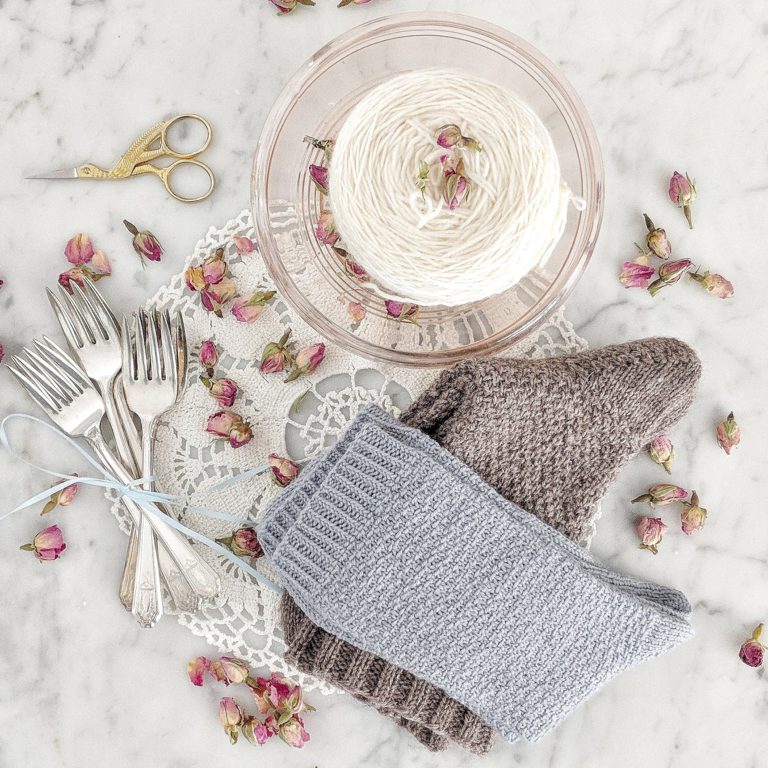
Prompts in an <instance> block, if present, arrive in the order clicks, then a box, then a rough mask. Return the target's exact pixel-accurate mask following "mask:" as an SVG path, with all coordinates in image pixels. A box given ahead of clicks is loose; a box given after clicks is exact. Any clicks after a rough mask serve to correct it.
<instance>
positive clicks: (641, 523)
mask: <svg viewBox="0 0 768 768" xmlns="http://www.w3.org/2000/svg"><path fill="white" fill-rule="evenodd" d="M635 530H636V531H637V536H638V538H639V539H640V549H647V550H648V551H649V552H653V554H654V555H656V554H658V551H659V549H658V547H659V544H661V540H662V537H663V536H664V532H665V531H666V530H667V526H666V524H665V523H664V521H663V520H662V519H661V518H659V517H641V518H640V519H639V520H638V521H637V523H636V525H635Z"/></svg>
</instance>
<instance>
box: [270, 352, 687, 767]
mask: <svg viewBox="0 0 768 768" xmlns="http://www.w3.org/2000/svg"><path fill="white" fill-rule="evenodd" d="M700 373H701V366H700V363H699V360H698V358H697V357H696V355H695V353H694V352H693V351H692V350H691V349H690V348H689V347H688V346H686V345H685V344H683V343H682V342H680V341H677V340H675V339H664V338H657V339H645V340H641V341H635V342H629V343H627V344H618V345H614V346H610V347H605V348H603V349H598V350H591V351H588V352H583V353H579V354H576V355H569V356H565V357H559V358H549V359H543V360H528V359H520V360H515V359H504V358H496V359H486V360H476V361H471V360H470V361H465V362H462V363H459V364H458V365H456V366H454V367H453V368H450V369H448V370H446V371H444V372H443V373H442V374H441V375H440V377H438V379H437V381H436V382H435V383H434V384H433V385H432V386H431V387H430V388H429V389H428V390H427V391H425V392H424V393H423V394H422V395H421V396H420V397H419V398H418V399H417V400H416V401H415V402H414V403H413V404H412V405H411V407H410V408H409V409H408V410H407V411H405V412H404V413H403V415H402V416H401V419H402V421H403V422H404V423H406V424H408V425H409V426H413V427H417V428H419V429H421V430H423V431H424V432H426V433H427V434H429V435H430V436H431V437H433V438H434V439H435V440H436V441H437V442H438V443H440V444H441V445H442V446H443V447H444V448H446V449H447V450H449V451H450V452H451V453H453V454H454V456H456V457H457V458H459V459H461V461H463V462H464V463H465V464H466V465H468V466H469V467H470V468H471V469H473V470H474V471H475V472H476V473H477V474H479V475H480V476H481V477H482V478H483V479H484V480H485V481H486V482H488V483H489V484H490V485H491V486H493V487H494V488H495V489H496V490H497V491H498V492H499V493H500V494H502V495H503V496H505V497H506V498H507V499H509V500H511V501H513V502H515V503H517V504H518V505H520V506H521V507H523V508H524V509H526V510H527V511H529V512H531V513H532V514H534V515H536V516H537V517H539V518H540V519H542V520H544V521H545V522H547V523H548V524H549V525H551V526H553V527H554V528H556V529H558V530H560V531H561V532H562V533H564V534H565V535H566V536H568V537H569V538H571V539H573V540H575V541H579V542H582V543H583V542H586V540H588V538H589V536H590V535H591V532H592V523H593V519H594V515H595V511H596V507H597V504H598V502H599V500H600V499H601V498H602V496H603V494H604V493H605V490H606V488H607V486H608V485H609V483H610V482H611V481H612V480H613V479H614V478H615V477H616V475H617V474H618V472H619V471H620V469H621V468H622V467H623V466H624V464H626V462H627V461H628V460H629V459H630V458H631V457H632V456H633V455H634V454H635V453H637V452H638V451H639V450H641V449H642V448H643V447H644V446H645V445H646V444H647V443H648V442H649V441H650V440H651V439H652V438H654V437H656V436H657V435H659V434H661V433H663V432H665V431H666V430H667V429H669V427H670V426H672V425H673V424H674V423H675V422H676V421H677V420H678V419H679V418H681V417H682V416H683V414H684V413H685V412H686V411H687V409H688V407H689V406H690V404H691V402H692V400H693V395H694V391H695V388H696V385H697V383H698V380H699V376H700ZM281 607H282V615H283V624H284V633H285V640H286V645H287V650H286V658H287V659H288V660H289V661H291V662H292V663H294V664H295V665H296V666H297V667H298V668H299V669H301V670H302V671H304V672H308V673H310V674H313V675H316V676H318V677H322V678H323V679H326V680H328V681H329V682H331V683H333V684H335V685H337V686H339V687H340V688H343V689H345V690H347V691H349V692H351V693H352V694H353V695H355V697H356V698H358V699H360V700H362V701H364V702H366V703H368V704H370V705H371V706H373V707H375V708H376V709H377V710H379V711H381V712H382V713H384V714H386V715H389V716H391V717H394V718H395V719H396V720H397V722H398V723H399V724H400V725H402V726H403V727H405V728H407V729H408V730H409V731H410V732H411V733H413V735H414V736H416V738H417V739H419V741H421V742H422V743H423V744H425V745H426V746H427V747H429V748H430V749H442V748H444V747H445V746H446V745H447V743H448V740H449V739H450V740H454V741H456V742H457V743H459V744H461V745H462V746H464V747H466V748H468V749H470V750H472V751H474V752H477V753H482V752H486V751H487V750H488V749H489V748H490V747H491V745H492V743H493V732H492V730H491V728H490V727H489V726H488V725H486V724H484V723H483V722H482V721H481V720H480V719H479V718H478V717H477V716H476V715H474V714H473V713H472V712H470V711H469V710H468V709H467V708H466V707H464V706H463V705H461V704H459V703H458V702H456V701H455V700H453V699H451V698H450V697H449V696H448V695H447V694H445V693H444V692H443V691H442V690H440V689H439V688H437V687H436V686H433V685H430V684H428V683H426V682H424V681H423V680H420V679H418V678H416V677H415V676H414V675H412V674H411V673H409V672H407V671H405V670H402V669H400V668H398V667H395V666H393V665H391V664H389V663H387V662H386V661H384V660H383V659H381V658H379V657H377V656H375V655H374V654H371V653H367V652H365V651H362V650H360V649H358V648H356V647H355V646H353V645H351V644H349V643H347V642H345V641H343V640H340V639H339V638H337V637H335V636H334V635H332V634H330V633H328V632H325V631H324V630H322V629H320V628H319V627H318V626H317V625H315V624H314V623H313V622H311V621H310V619H309V618H307V616H306V615H305V614H304V613H303V612H302V611H301V609H300V608H299V607H298V606H297V605H296V604H295V603H294V601H293V600H292V599H291V598H290V596H289V595H288V594H287V593H286V594H284V596H283V599H282V606H281ZM479 684H481V683H479Z"/></svg>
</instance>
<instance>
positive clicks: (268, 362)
mask: <svg viewBox="0 0 768 768" xmlns="http://www.w3.org/2000/svg"><path fill="white" fill-rule="evenodd" d="M290 335H291V329H290V328H289V329H288V330H287V331H286V332H285V333H284V334H283V335H282V336H281V337H280V339H279V341H270V342H269V344H267V345H266V346H265V347H264V351H263V352H262V353H261V362H260V364H259V370H260V371H261V372H262V373H280V372H281V371H284V370H285V366H286V364H287V363H290V362H291V359H292V357H291V347H293V342H289V341H288V339H289V337H290Z"/></svg>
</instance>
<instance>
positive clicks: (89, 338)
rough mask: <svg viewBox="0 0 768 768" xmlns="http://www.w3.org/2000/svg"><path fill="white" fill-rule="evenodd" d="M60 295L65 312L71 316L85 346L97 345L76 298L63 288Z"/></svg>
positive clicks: (60, 288) (60, 289)
mask: <svg viewBox="0 0 768 768" xmlns="http://www.w3.org/2000/svg"><path fill="white" fill-rule="evenodd" d="M59 294H60V295H61V299H62V302H61V304H62V306H63V307H64V308H65V310H64V311H65V312H66V313H67V315H68V316H69V319H70V321H71V322H72V325H74V326H75V328H76V329H77V333H78V335H79V336H80V338H81V339H82V340H83V344H95V343H96V337H95V336H94V335H93V333H92V332H91V329H90V328H89V327H88V321H87V320H86V319H85V316H84V315H83V312H82V310H81V309H80V307H79V306H78V303H77V301H76V300H75V298H74V296H70V294H69V293H67V291H65V290H64V288H62V287H61V286H59ZM83 344H80V345H79V346H83Z"/></svg>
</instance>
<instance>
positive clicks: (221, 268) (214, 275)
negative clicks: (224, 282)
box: [202, 248, 227, 285]
mask: <svg viewBox="0 0 768 768" xmlns="http://www.w3.org/2000/svg"><path fill="white" fill-rule="evenodd" d="M202 269H203V280H204V282H205V283H206V284H207V285H216V283H218V282H219V281H220V280H221V279H222V278H223V277H224V276H225V275H226V274H227V262H226V261H225V259H224V249H223V248H217V249H216V250H215V251H214V252H213V256H209V257H208V258H207V259H206V260H205V261H204V262H203V264H202Z"/></svg>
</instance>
